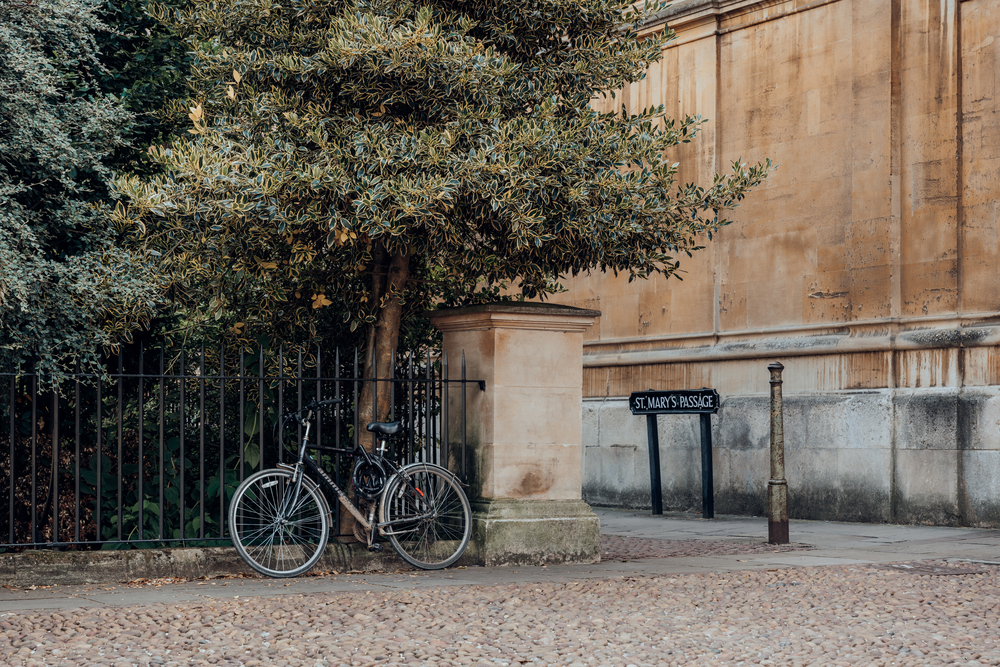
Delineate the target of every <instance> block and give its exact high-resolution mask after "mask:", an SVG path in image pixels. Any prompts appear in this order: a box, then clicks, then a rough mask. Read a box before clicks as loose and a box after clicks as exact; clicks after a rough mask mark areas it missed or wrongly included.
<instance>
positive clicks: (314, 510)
mask: <svg viewBox="0 0 1000 667" xmlns="http://www.w3.org/2000/svg"><path fill="white" fill-rule="evenodd" d="M294 493H295V484H294V479H293V477H292V473H291V471H289V470H282V469H280V468H278V469H274V470H262V471H260V472H257V473H254V474H253V475H250V476H249V477H247V478H246V480H244V482H243V483H242V484H240V486H239V488H238V489H236V494H235V495H234V496H233V500H232V503H231V504H230V506H229V535H230V537H231V538H232V540H233V546H235V547H236V551H237V552H238V553H239V554H240V556H241V557H242V558H243V560H245V561H246V562H247V564H248V565H249V566H250V567H252V568H253V569H255V570H257V571H258V572H260V573H261V574H264V575H267V576H269V577H295V576H298V575H300V574H302V573H304V572H306V571H308V570H309V568H311V567H312V566H313V565H315V564H316V561H318V560H319V559H320V557H321V556H322V555H323V548H324V547H325V546H326V540H327V535H328V534H329V531H330V509H329V506H328V505H327V503H326V499H325V498H324V497H323V494H322V493H320V491H319V488H317V486H316V484H315V483H313V481H312V480H310V479H309V478H305V479H303V480H302V485H301V487H300V489H299V496H298V500H297V501H295V502H294V506H293V500H294V497H293V496H294Z"/></svg>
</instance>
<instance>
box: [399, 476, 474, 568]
mask: <svg viewBox="0 0 1000 667" xmlns="http://www.w3.org/2000/svg"><path fill="white" fill-rule="evenodd" d="M380 505H381V507H380V509H379V517H380V520H381V523H383V524H386V523H391V522H402V523H394V524H393V525H389V526H385V527H384V529H383V531H384V532H383V534H384V535H386V536H387V537H388V538H389V542H390V543H391V544H392V548H393V549H395V550H396V553H398V554H399V556H400V558H402V559H403V560H405V561H406V562H407V563H409V564H410V565H413V566H415V567H419V568H421V569H424V570H439V569H441V568H445V567H448V566H449V565H452V564H453V563H454V562H455V561H457V560H458V559H459V558H461V556H462V554H463V553H464V552H465V548H466V547H467V546H469V538H470V537H471V536H472V507H471V505H469V499H468V497H466V495H465V491H463V490H462V487H461V486H460V484H459V482H458V480H456V479H455V477H454V476H453V475H452V474H451V473H450V472H448V471H447V470H445V469H444V468H441V467H439V466H435V465H431V464H426V463H414V464H411V465H409V466H407V467H406V468H404V469H403V470H402V471H401V472H400V474H398V475H395V476H394V477H393V478H392V479H391V480H389V483H388V484H387V485H386V488H385V491H383V493H382V499H381V503H380ZM428 515H430V516H428ZM408 520H409V521H408Z"/></svg>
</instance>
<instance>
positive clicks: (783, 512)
mask: <svg viewBox="0 0 1000 667" xmlns="http://www.w3.org/2000/svg"><path fill="white" fill-rule="evenodd" d="M784 368H785V367H784V366H782V365H781V364H780V363H778V362H777V361H775V362H773V363H770V364H768V366H767V370H769V371H770V372H771V380H770V384H771V479H769V480H768V482H767V541H768V543H769V544H788V482H786V481H785V427H784V421H783V419H782V406H781V371H783V370H784Z"/></svg>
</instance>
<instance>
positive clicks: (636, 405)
mask: <svg viewBox="0 0 1000 667" xmlns="http://www.w3.org/2000/svg"><path fill="white" fill-rule="evenodd" d="M719 403H720V401H719V392H717V391H716V390H714V389H693V390H681V391H653V390H649V391H637V392H633V393H632V395H631V396H629V399H628V407H629V409H630V410H631V411H632V414H634V415H646V437H647V440H648V441H649V483H650V486H651V487H652V488H651V496H652V501H653V514H663V498H662V496H661V493H660V436H659V429H657V426H656V415H691V414H695V415H700V416H701V505H702V516H703V517H704V518H706V519H712V518H714V517H715V483H714V480H713V479H712V415H713V414H715V413H716V412H718V411H719Z"/></svg>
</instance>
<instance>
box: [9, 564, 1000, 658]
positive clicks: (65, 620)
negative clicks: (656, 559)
mask: <svg viewBox="0 0 1000 667" xmlns="http://www.w3.org/2000/svg"><path fill="white" fill-rule="evenodd" d="M907 565H909V567H899V566H898V565H895V566H891V565H838V566H831V567H808V568H787V569H773V570H755V571H737V572H725V573H700V574H688V575H672V576H650V577H644V576H631V575H628V576H616V577H613V578H611V577H595V578H590V579H584V580H577V581H562V582H548V583H527V582H525V583H513V584H511V583H508V584H502V585H490V586H470V585H465V586H445V585H441V586H432V587H424V588H418V587H415V588H412V589H396V590H363V591H362V590H359V591H354V592H343V593H341V592H338V593H306V594H301V595H288V596H283V597H266V596H260V597H250V598H235V597H234V598H218V599H214V600H199V601H194V602H183V603H175V604H146V605H131V606H118V607H98V608H76V609H71V610H60V611H51V610H46V611H37V610H35V611H21V612H6V613H2V614H0V664H3V665H10V666H11V667H29V666H31V667H34V666H41V665H46V666H48V665H150V664H152V665H170V666H173V665H203V664H215V665H247V666H249V665H266V666H271V665H276V666H282V665H289V666H299V665H301V666H307V667H314V666H317V665H322V666H324V667H326V666H328V665H372V664H378V665H397V664H404V663H405V664H431V665H451V664H459V665H465V664H485V665H509V666H512V667H516V666H517V665H520V664H532V665H545V664H551V665H557V664H558V665H567V664H568V665H623V666H624V665H636V666H637V667H639V666H643V665H740V664H746V665H749V664H765V665H824V666H826V665H984V664H987V665H1000V632H998V627H997V623H998V620H1000V590H998V583H1000V579H998V575H1000V568H998V567H997V566H995V565H988V564H973V563H961V564H957V563H949V562H945V561H924V562H913V563H909V564H907Z"/></svg>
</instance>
